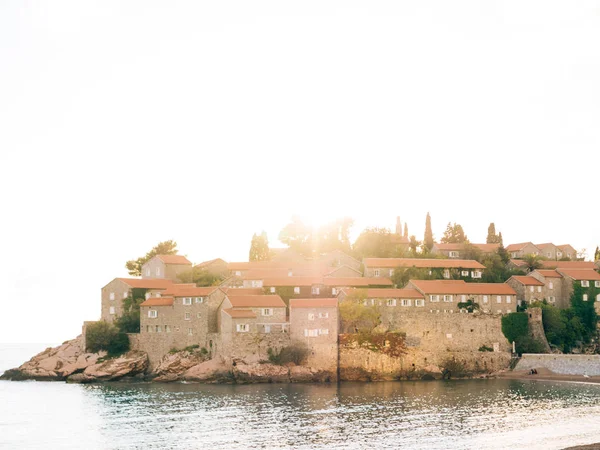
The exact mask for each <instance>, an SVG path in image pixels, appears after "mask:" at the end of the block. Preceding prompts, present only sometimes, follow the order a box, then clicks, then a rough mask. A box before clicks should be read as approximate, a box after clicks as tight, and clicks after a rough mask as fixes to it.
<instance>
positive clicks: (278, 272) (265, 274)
mask: <svg viewBox="0 0 600 450" xmlns="http://www.w3.org/2000/svg"><path fill="white" fill-rule="evenodd" d="M288 273H289V269H252V270H248V271H246V272H245V273H244V274H243V275H242V280H263V279H265V278H281V277H287V276H288Z"/></svg>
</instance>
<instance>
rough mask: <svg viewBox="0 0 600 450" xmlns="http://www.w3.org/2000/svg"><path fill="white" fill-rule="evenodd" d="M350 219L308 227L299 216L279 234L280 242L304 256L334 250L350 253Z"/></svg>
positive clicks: (344, 218)
mask: <svg viewBox="0 0 600 450" xmlns="http://www.w3.org/2000/svg"><path fill="white" fill-rule="evenodd" d="M353 224H354V221H353V220H352V219H351V218H350V217H343V218H341V219H337V220H334V221H332V222H329V223H327V224H325V225H322V226H320V227H316V228H315V227H310V226H308V225H306V224H305V223H304V222H303V221H302V219H301V218H300V217H298V216H293V217H292V221H291V222H290V223H289V224H287V225H286V226H285V227H283V229H282V230H281V232H280V233H279V240H280V241H281V242H283V243H284V244H286V245H287V246H288V247H290V248H291V249H293V250H295V251H296V252H298V253H300V254H301V255H304V256H309V257H310V256H314V255H315V254H317V255H318V254H322V253H328V252H331V251H333V250H342V251H344V252H349V251H350V229H351V228H352V225H353Z"/></svg>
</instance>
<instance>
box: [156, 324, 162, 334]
mask: <svg viewBox="0 0 600 450" xmlns="http://www.w3.org/2000/svg"><path fill="white" fill-rule="evenodd" d="M156 332H157V333H162V327H161V326H160V325H156Z"/></svg>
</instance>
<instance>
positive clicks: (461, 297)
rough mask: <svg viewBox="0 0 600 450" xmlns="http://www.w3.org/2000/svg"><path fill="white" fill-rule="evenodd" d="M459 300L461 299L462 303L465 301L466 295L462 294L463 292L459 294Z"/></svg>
mask: <svg viewBox="0 0 600 450" xmlns="http://www.w3.org/2000/svg"><path fill="white" fill-rule="evenodd" d="M460 301H461V302H463V303H464V302H466V301H467V296H466V295H464V294H463V295H461V296H460Z"/></svg>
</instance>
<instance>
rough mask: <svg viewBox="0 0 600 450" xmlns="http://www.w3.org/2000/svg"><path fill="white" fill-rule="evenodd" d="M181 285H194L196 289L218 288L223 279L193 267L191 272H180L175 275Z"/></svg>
mask: <svg viewBox="0 0 600 450" xmlns="http://www.w3.org/2000/svg"><path fill="white" fill-rule="evenodd" d="M177 279H178V280H179V281H180V282H181V283H195V284H196V286H198V287H205V286H218V285H219V284H221V281H223V277H222V276H220V275H217V274H214V273H212V272H209V271H208V270H206V269H202V268H200V267H193V268H192V270H188V271H186V272H182V273H180V274H179V275H177Z"/></svg>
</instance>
